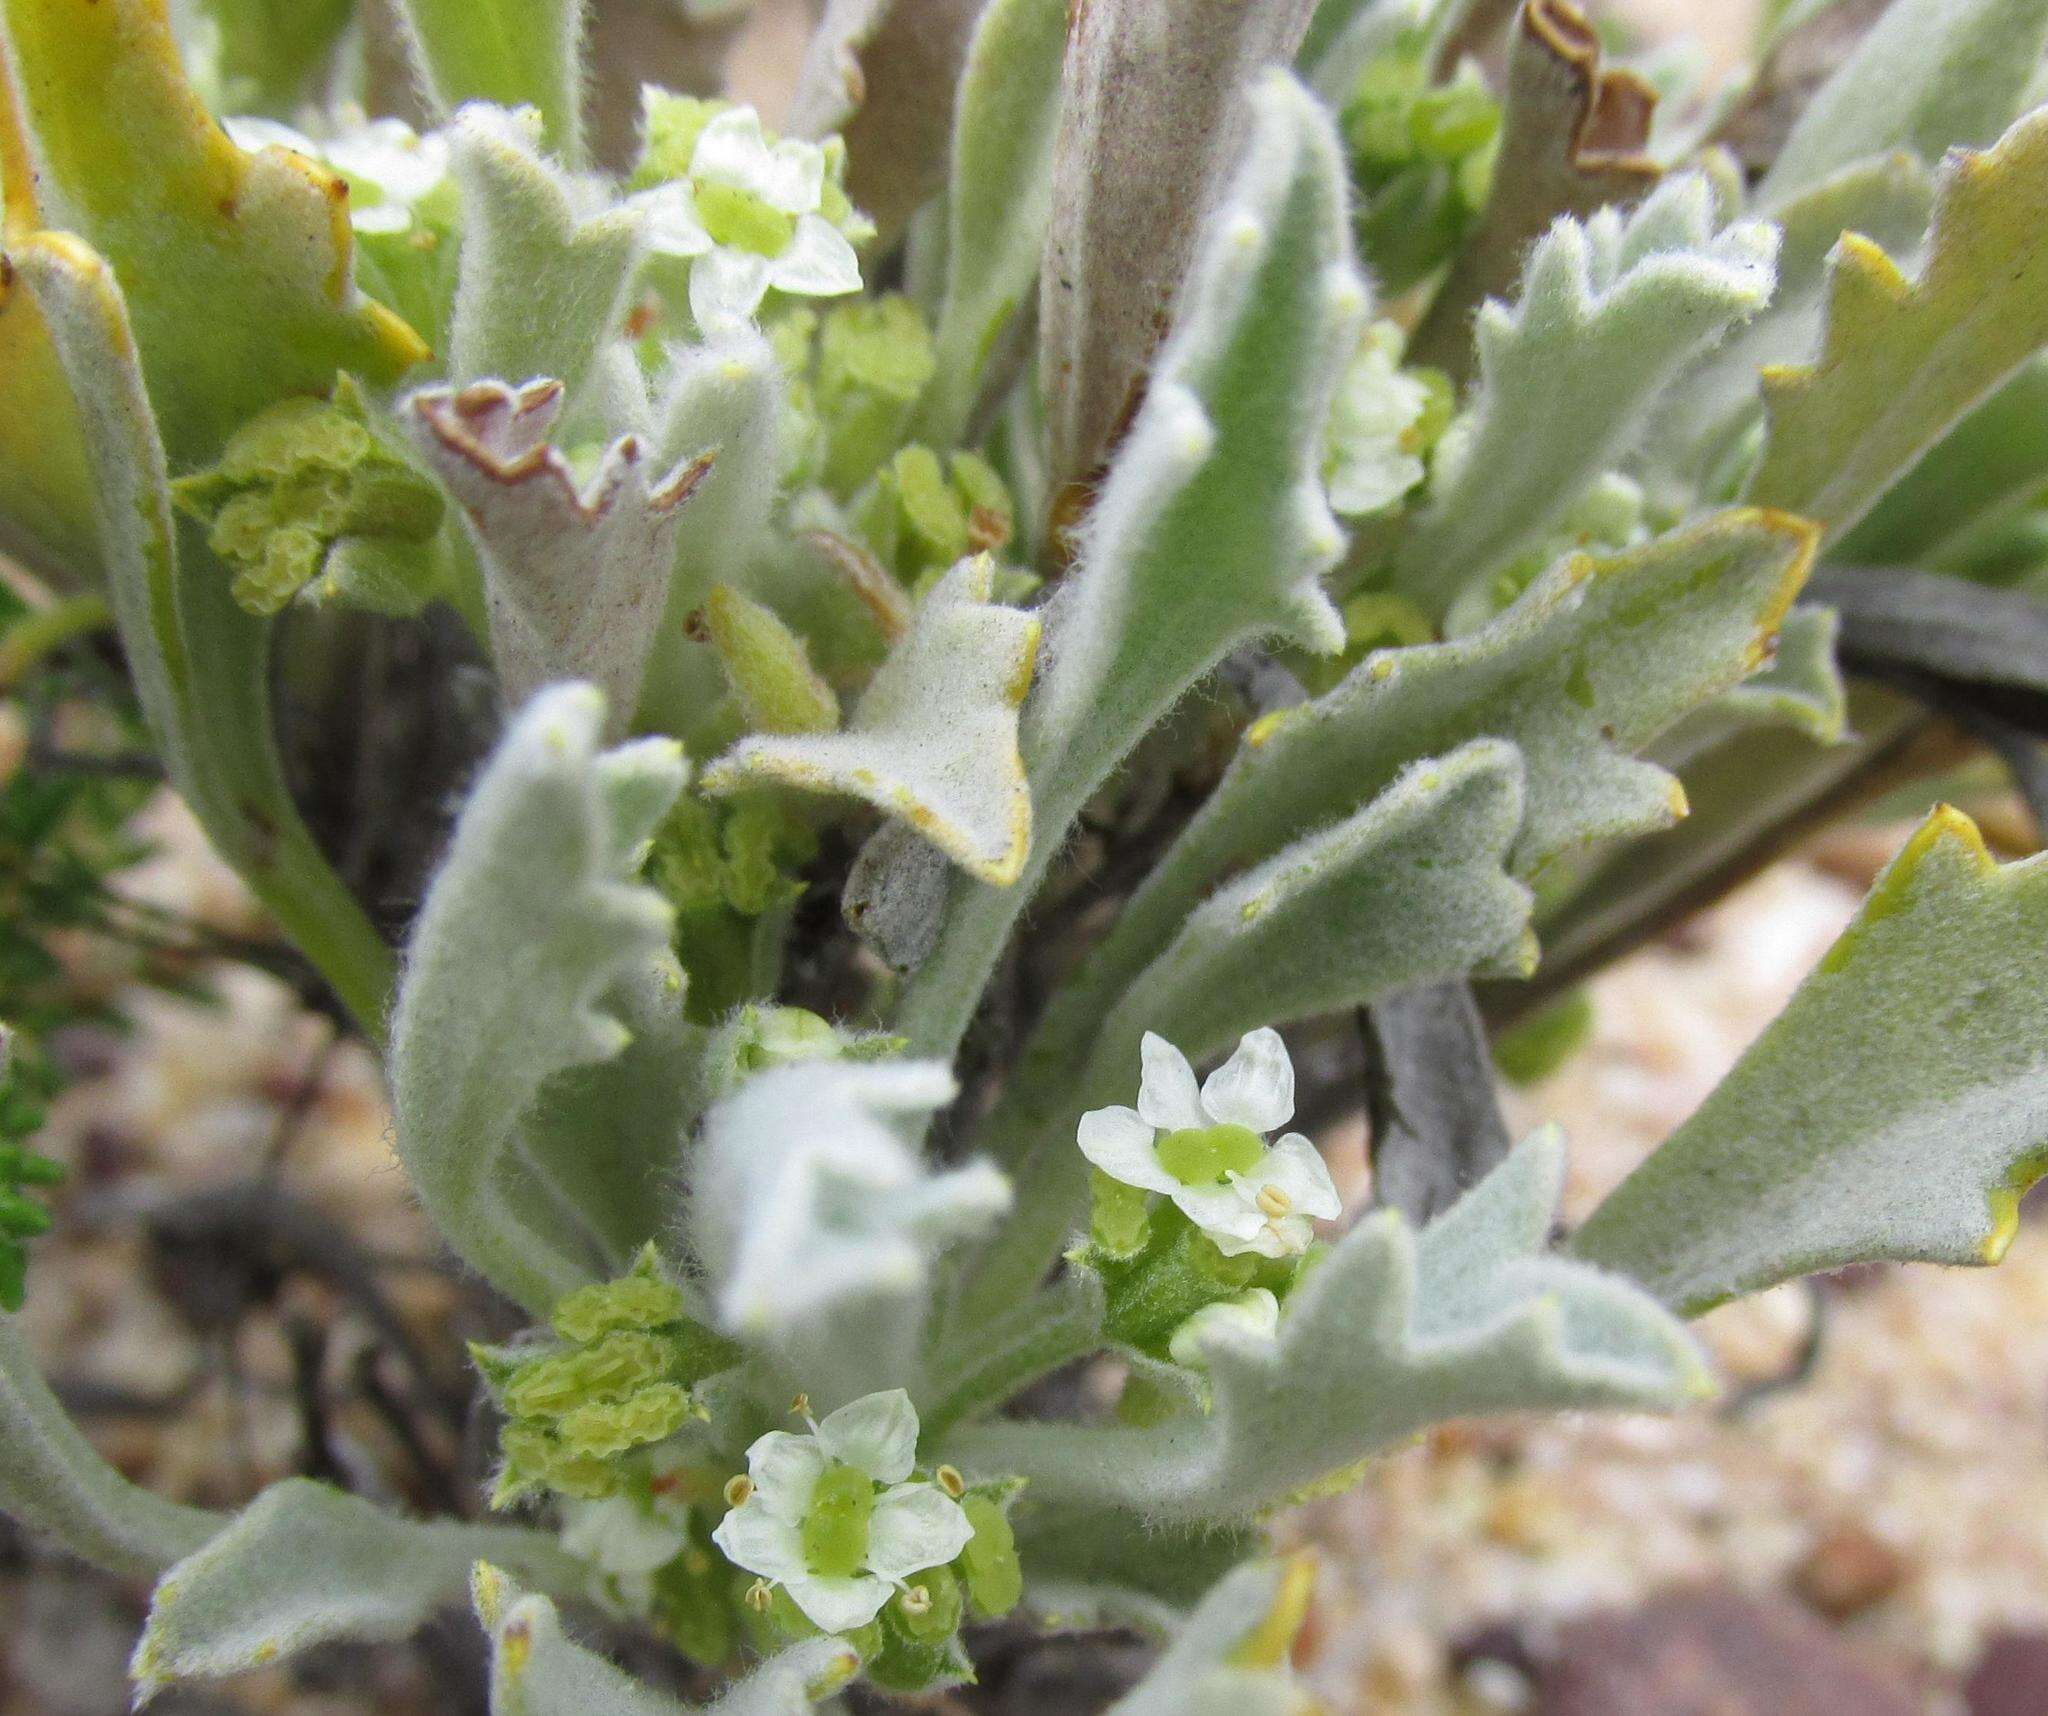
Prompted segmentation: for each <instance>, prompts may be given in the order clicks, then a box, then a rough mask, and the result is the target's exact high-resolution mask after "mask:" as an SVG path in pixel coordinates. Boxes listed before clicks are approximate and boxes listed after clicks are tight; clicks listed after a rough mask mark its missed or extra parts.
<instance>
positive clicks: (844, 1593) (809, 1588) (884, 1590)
mask: <svg viewBox="0 0 2048 1716" xmlns="http://www.w3.org/2000/svg"><path fill="white" fill-rule="evenodd" d="M782 1587H783V1589H784V1590H786V1591H787V1592H788V1593H789V1595H790V1598H791V1600H792V1601H793V1602H794V1603H795V1604H796V1606H797V1607H798V1608H799V1609H801V1610H803V1612H804V1613H805V1614H807V1615H809V1616H810V1618H811V1620H812V1621H813V1622H814V1623H815V1624H816V1625H817V1626H819V1627H822V1628H823V1629H824V1630H825V1631H826V1632H828V1633H850V1632H852V1631H853V1629H854V1628H855V1627H864V1626H866V1625H867V1624H868V1622H870V1621H871V1620H873V1619H874V1618H875V1617H876V1616H877V1615H879V1614H880V1613H881V1612H882V1605H883V1604H884V1603H886V1602H887V1601H888V1600H889V1594H890V1592H891V1591H892V1590H893V1589H894V1588H895V1587H893V1586H892V1585H890V1583H889V1582H888V1581H887V1580H886V1579H876V1578H872V1577H870V1576H868V1575H866V1574H856V1575H855V1576H854V1577H853V1578H851V1579H821V1578H819V1577H818V1575H817V1574H815V1573H799V1574H797V1575H795V1576H794V1577H792V1578H789V1579H785V1580H783V1581H782Z"/></svg>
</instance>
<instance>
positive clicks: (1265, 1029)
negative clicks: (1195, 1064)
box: [1202, 1025, 1294, 1137]
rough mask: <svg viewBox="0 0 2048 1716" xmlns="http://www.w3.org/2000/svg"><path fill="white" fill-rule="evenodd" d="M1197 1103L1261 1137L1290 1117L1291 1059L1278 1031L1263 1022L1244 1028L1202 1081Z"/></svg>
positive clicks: (1211, 1114) (1213, 1115)
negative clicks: (1239, 1038) (1233, 1048)
mask: <svg viewBox="0 0 2048 1716" xmlns="http://www.w3.org/2000/svg"><path fill="white" fill-rule="evenodd" d="M1202 1107H1203V1108H1204V1109H1206V1110H1207V1111H1208V1114H1209V1118H1210V1119H1212V1120H1223V1121H1228V1122H1230V1123H1231V1124H1233V1125H1236V1126H1249V1127H1250V1128H1251V1129H1252V1130H1253V1131H1254V1132H1256V1133H1258V1134H1260V1135H1261V1136H1262V1137H1263V1136H1264V1135H1265V1134H1266V1133H1268V1132H1273V1131H1277V1130H1278V1129H1279V1128H1280V1127H1282V1126H1285V1125H1286V1124H1287V1123H1288V1121H1290V1120H1292V1119H1293V1118H1294V1063H1293V1062H1292V1061H1291V1060H1289V1059H1288V1058H1287V1045H1286V1044H1285V1043H1283V1042H1282V1041H1281V1040H1280V1033H1279V1032H1278V1031H1276V1030H1274V1029H1273V1028H1272V1027H1271V1026H1268V1025H1262V1026H1260V1027H1259V1029H1257V1030H1256V1031H1247V1032H1246V1033H1245V1034H1244V1037H1243V1040H1242V1041H1240V1042H1239V1043H1238V1045H1237V1051H1236V1053H1234V1054H1233V1055H1232V1056H1231V1057H1230V1059H1229V1060H1227V1061H1225V1062H1224V1063H1223V1064H1222V1065H1221V1066H1220V1067H1218V1068H1217V1069H1216V1070H1215V1071H1214V1072H1212V1073H1211V1074H1210V1075H1209V1077H1208V1080H1207V1081H1206V1082H1205V1083H1204V1084H1203V1086H1202Z"/></svg>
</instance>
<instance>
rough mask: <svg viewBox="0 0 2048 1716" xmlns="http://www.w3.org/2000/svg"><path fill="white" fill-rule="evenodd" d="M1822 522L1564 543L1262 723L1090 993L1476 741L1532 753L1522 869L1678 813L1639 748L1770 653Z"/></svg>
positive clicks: (1529, 870) (1667, 779) (1121, 934)
mask: <svg viewBox="0 0 2048 1716" xmlns="http://www.w3.org/2000/svg"><path fill="white" fill-rule="evenodd" d="M1813 535H1814V533H1813V532H1812V530H1811V529H1809V528H1808V527H1807V526H1805V525H1804V524H1802V523H1801V522H1800V521H1798V520H1796V519H1791V518H1787V517H1785V516H1783V515H1781V514H1772V513H1765V512H1756V511H1747V510H1735V511H1728V512H1723V513H1720V514H1717V515H1715V516H1713V517H1711V518H1709V519H1707V520H1705V521H1703V522H1702V523H1700V524H1697V525H1694V526H1691V527H1689V528H1687V529H1684V530H1679V531H1673V532H1671V533H1669V534H1667V535H1665V536H1662V537H1659V538H1657V539H1656V540H1655V541H1653V542H1650V543H1647V544H1645V545H1644V546H1642V547H1640V548H1633V549H1627V550H1624V551H1622V552H1620V553H1617V554H1612V555H1589V554H1574V555H1569V556H1567V557H1566V558H1565V559H1564V560H1562V561H1560V562H1559V563H1558V564H1557V565H1555V566H1553V567H1552V568H1551V569H1550V570H1549V571H1548V572H1547V573H1545V574H1544V575H1543V576H1542V577H1540V578H1539V579H1537V581H1536V582H1535V583H1534V584H1533V585H1531V586H1530V587H1529V589H1528V590H1527V591H1525V592H1524V593H1523V595H1522V597H1521V599H1520V600H1519V601H1517V602H1516V603H1515V605H1514V606H1513V607H1511V608H1510V609H1508V610H1507V612H1506V613H1504V614H1502V615H1501V616H1500V617H1499V618H1498V619H1496V620H1495V621H1494V622H1493V623H1492V624H1491V625H1489V626H1488V627H1486V628H1485V629H1484V630H1482V631H1479V632H1475V633H1473V634H1472V635H1470V636H1468V637H1464V638H1459V639H1456V640H1454V641H1452V642H1449V643H1441V644H1426V645H1422V646H1419V647H1416V648H1410V649H1400V650H1381V651H1378V652H1376V653H1374V654H1373V655H1371V656H1369V657H1367V659H1366V660H1365V661H1364V662H1362V663H1361V664H1360V665H1359V666H1358V667H1356V668H1354V669H1353V670H1352V672H1351V673H1350V675H1349V676H1347V677H1346V678H1345V680H1344V681H1343V682H1342V683H1341V684H1340V685H1339V686H1338V687H1337V688H1336V689H1335V690H1334V691H1331V692H1330V693H1328V694H1327V695H1326V696H1323V697H1320V698H1317V699H1315V700H1314V701H1313V702H1310V703H1306V704H1303V705H1300V706H1298V707H1296V708H1294V709H1291V710H1288V711H1285V712H1283V713H1280V714H1278V715H1276V716H1274V717H1272V718H1271V719H1270V720H1269V721H1268V722H1266V723H1264V724H1262V725H1260V726H1257V727H1254V728H1253V729H1252V730H1251V732H1250V733H1249V734H1248V735H1247V739H1246V743H1245V744H1244V746H1243V747H1242V748H1241V749H1240V750H1239V752H1238V754H1237V756H1236V757H1235V758H1234V759H1233V760H1232V762H1231V766H1230V768H1229V769H1228V771H1227V772H1226V773H1225V775H1224V777H1223V780H1222V781H1221V783H1219V785H1218V786H1217V788H1216V790H1215V792H1214V793H1212V794H1211V795H1210V798H1209V800H1208V801H1207V803H1205V804H1204V805H1203V807H1202V809H1201V811H1200V812H1199V813H1197V815H1196V817H1195V820H1194V821H1193V822H1192V823H1190V824H1189V825H1188V827H1187V829H1186V830H1185V831H1184V832H1183V833H1182V835H1181V837H1180V839H1179V840H1178V841H1177V842H1176V843H1175V845H1174V846H1173V848H1172V849H1171V850H1170V851H1169V852H1168V854H1167V855H1166V856H1165V857H1164V858H1163V859H1162V860H1161V861H1160V863H1159V864H1158V865H1157V866H1156V867H1155V868H1154V870H1153V873H1152V875H1151V876H1150V877H1149V878H1148V879H1147V881H1146V882H1145V883H1144V884H1143V885H1142V886H1141V887H1140V889H1139V890H1138V892H1137V893H1136V895H1134V896H1133V898H1132V899H1131V901H1130V902H1129V903H1128V904H1127V905H1126V906H1125V908H1124V910H1123V912H1122V914H1121V915H1120V916H1119V918H1118V920H1117V922H1116V924H1115V925H1114V926H1113V928H1112V930H1111V932H1110V934H1109V936H1108V937H1107V938H1106V939H1105V940H1104V942H1103V944H1102V946H1101V947H1100V949H1099V950H1098V951H1097V953H1096V954H1095V955H1094V956H1093V957H1092V959H1091V961H1090V963H1089V967H1088V969H1087V973H1086V976H1085V978H1084V982H1085V983H1086V984H1087V985H1088V988H1089V990H1090V992H1091V993H1093V994H1095V995H1097V996H1101V997H1103V998H1107V997H1109V996H1112V995H1114V994H1115V993H1116V992H1117V990H1118V989H1119V988H1121V987H1122V986H1123V985H1124V984H1126V983H1128V982H1129V981H1130V979H1131V976H1132V974H1133V973H1135V972H1136V971H1137V970H1138V969H1139V968H1140V967H1141V966H1142V964H1143V963H1144V961H1146V960H1147V959H1149V958H1150V957H1151V955H1152V953H1153V952H1154V950H1156V949H1157V948H1159V947H1160V946H1163V945H1164V944H1165V942H1166V940H1167V939H1168V938H1169V937H1170V936H1171V935H1173V934H1174V933H1175V930H1176V928H1177V926H1178V925H1179V924H1180V923H1181V922H1182V921H1183V920H1184V919H1185V918H1186V917H1187V916H1188V914H1189V913H1190V912H1191V911H1193V910H1194V909H1195V907H1196V906H1197V905H1198V903H1199V902H1200V901H1201V900H1202V898H1203V897H1204V895H1206V894H1207V893H1208V892H1209V890H1210V889H1211V888H1213V887H1214V886H1215V885H1216V883H1217V882H1218V881H1219V880H1220V879H1221V878H1222V877H1224V876H1225V875H1227V874H1229V873H1230V872H1231V871H1232V870H1234V869H1236V868H1238V867H1239V866H1241V865H1243V864H1245V863H1248V862H1251V861H1254V860H1257V859H1260V858H1263V857H1264V856H1266V855H1267V854H1268V853H1271V852H1272V851H1274V850H1275V849H1276V848H1277V847H1279V846H1280V845H1281V844H1282V843H1283V842H1285V841H1288V840H1292V839H1297V838H1299V837H1300V836H1302V835H1304V834H1306V833H1308V832H1309V831H1310V830H1312V829H1314V828H1317V827H1319V826H1323V825H1326V824H1328V823H1330V822H1333V821H1335V820H1336V819H1337V818H1339V817H1341V816H1344V815H1345V814H1346V813H1348V812H1349V811H1351V810H1352V809H1353V808H1354V807H1356V806H1358V805H1360V804H1364V803H1369V802H1370V801H1371V799H1372V798H1373V797H1374V795H1375V794H1377V793H1379V792H1380V791H1382V790H1383V789H1384V788H1385V787H1386V785H1387V783H1388V782H1390V781H1391V780H1392V779H1393V778H1394V776H1395V775H1396V773H1397V772H1398V771H1399V770H1400V769H1401V768H1403V767H1404V766H1406V765H1407V764H1409V763H1411V762H1413V761H1414V760H1415V759H1416V758H1418V757H1423V756H1430V755H1442V754H1444V753H1445V752H1448V751H1450V750H1451V749H1453V748H1454V747H1456V746H1457V745H1460V744H1462V743H1464V742H1465V741H1467V740H1469V739H1473V738H1477V737H1480V736H1483V735H1493V736H1497V737H1499V738H1502V739H1507V740H1510V741H1512V742H1513V743H1514V745H1515V746H1516V747H1517V748H1518V749H1519V751H1520V752H1521V755H1522V761H1523V768H1524V771H1525V776H1526V782H1527V806H1528V808H1527V813H1526V820H1525V822H1524V824H1523V827H1522V830H1521V833H1520V835H1519V837H1518V839H1517V841H1516V843H1515V847H1514V852H1513V856H1512V860H1511V865H1510V867H1511V869H1512V870H1513V872H1514V874H1516V875H1518V876H1520V877H1523V878H1525V879H1526V878H1529V877H1532V876H1534V875H1535V874H1536V873H1537V872H1538V871H1539V870H1540V869H1541V868H1542V867H1543V866H1544V865H1545V864H1546V863H1547V862H1548V861H1549V860H1550V859H1552V858H1554V857H1556V856H1558V855H1559V854H1560V853H1563V852H1566V851H1568V850H1570V849H1572V848H1574V847H1578V846H1583V845H1585V844H1587V843H1589V842H1591V841H1594V840H1600V839H1608V838H1615V837H1620V836H1624V835H1629V834H1641V833H1648V832H1650V831H1652V830H1655V829H1659V828H1663V827H1666V826H1668V825H1669V824H1670V823H1671V822H1673V821H1674V820H1676V819H1677V817H1679V816H1680V815H1682V814H1683V813H1684V809H1685V799H1684V794H1683V791H1682V789H1681V788H1680V787H1679V785H1678V782H1677V781H1676V780H1674V779H1673V778H1672V777H1671V776H1670V775H1668V774H1666V773H1665V772H1664V771H1663V770H1662V769H1660V768H1658V767H1657V766H1655V765H1654V764H1651V763H1648V762H1644V761H1640V760H1638V759H1637V757H1636V756H1635V755H1634V753H1636V752H1638V751H1640V750H1641V749H1642V748H1643V747H1644V746H1646V745H1647V744H1649V742H1650V741H1651V740H1653V739H1654V738H1656V737H1657V736H1658V734H1660V733H1662V732H1664V731H1665V730H1666V729H1668V728H1669V727H1671V726H1672V725H1673V724H1674V723H1675V722H1676V721H1678V720H1679V719H1680V717H1682V716H1684V715H1686V714H1687V713H1689V712H1690V711H1692V710H1694V709H1697V708H1699V707H1700V706H1702V705H1703V704H1705V703H1707V702H1708V701H1710V700H1711V699H1713V698H1714V697H1715V696H1717V695H1718V694H1720V693H1722V692H1725V691H1726V690H1727V689H1728V688H1729V687H1731V686H1733V685H1735V684H1736V683H1737V682H1738V681H1740V680H1741V679H1742V678H1743V677H1744V675H1746V674H1747V673H1749V672H1750V671H1751V670H1752V669H1754V668H1755V667H1757V666H1758V665H1759V664H1760V663H1761V662H1762V661H1763V659H1764V655H1765V652H1766V650H1767V648H1768V645H1769V641H1770V639H1771V636H1772V634H1773V632H1774V631H1775V630H1776V628H1777V626H1778V624H1779V623H1780V621H1781V620H1782V619H1783V618H1784V616H1785V614H1786V611H1787V609H1788V608H1789V606H1790V604H1791V601H1792V598H1793V596H1794V595H1795V594H1796V593H1797V591H1798V589H1799V587H1800V585H1801V584H1802V583H1803V582H1804V581H1805V578H1806V569H1807V565H1808V563H1809V560H1810V558H1811V554H1812V549H1813ZM1072 1005H1078V1003H1074V1004H1072Z"/></svg>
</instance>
